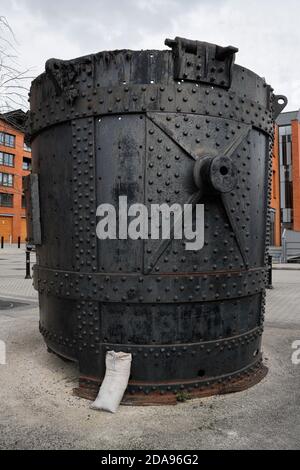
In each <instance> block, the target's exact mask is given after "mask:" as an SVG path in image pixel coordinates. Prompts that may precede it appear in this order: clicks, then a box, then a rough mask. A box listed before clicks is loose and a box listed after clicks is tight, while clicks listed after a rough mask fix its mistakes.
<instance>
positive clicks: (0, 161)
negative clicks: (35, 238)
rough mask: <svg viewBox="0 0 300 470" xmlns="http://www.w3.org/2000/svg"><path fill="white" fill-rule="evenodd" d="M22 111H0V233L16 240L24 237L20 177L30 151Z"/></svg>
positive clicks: (25, 170)
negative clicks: (1, 112)
mask: <svg viewBox="0 0 300 470" xmlns="http://www.w3.org/2000/svg"><path fill="white" fill-rule="evenodd" d="M24 124H25V113H24V112H23V111H22V110H17V111H12V112H9V113H5V114H0V237H2V236H3V237H4V240H5V242H10V243H17V241H18V237H21V241H22V242H24V241H25V239H26V216H25V199H24V196H23V188H22V186H23V185H22V177H23V176H25V175H28V174H29V172H30V169H31V151H30V148H29V147H27V145H26V144H25V142H24Z"/></svg>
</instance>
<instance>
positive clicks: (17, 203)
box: [0, 119, 31, 243]
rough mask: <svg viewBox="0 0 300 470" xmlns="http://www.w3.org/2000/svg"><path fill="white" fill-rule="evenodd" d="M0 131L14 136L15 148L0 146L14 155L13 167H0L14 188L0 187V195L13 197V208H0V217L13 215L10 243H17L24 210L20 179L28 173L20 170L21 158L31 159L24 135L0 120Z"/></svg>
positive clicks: (1, 149)
mask: <svg viewBox="0 0 300 470" xmlns="http://www.w3.org/2000/svg"><path fill="white" fill-rule="evenodd" d="M0 131H2V132H7V133H8V134H12V135H15V136H16V140H15V147H14V148H13V147H6V146H3V145H0V151H1V152H6V153H13V154H14V155H15V159H14V163H15V166H14V167H9V166H3V165H0V171H1V172H4V173H11V174H13V175H14V187H13V188H10V187H7V186H1V185H0V192H1V193H12V194H13V195H14V198H13V199H14V201H13V207H2V206H0V216H5V215H6V214H8V215H13V230H12V231H13V233H12V242H13V243H17V241H18V237H19V236H21V219H22V217H23V218H24V217H25V209H22V177H23V176H25V175H28V173H29V171H25V170H23V169H22V165H23V157H31V153H30V152H27V151H26V150H24V133H23V132H21V131H19V130H17V129H15V128H14V127H13V126H10V125H9V124H8V123H7V122H6V121H4V120H2V119H0ZM22 241H24V240H22Z"/></svg>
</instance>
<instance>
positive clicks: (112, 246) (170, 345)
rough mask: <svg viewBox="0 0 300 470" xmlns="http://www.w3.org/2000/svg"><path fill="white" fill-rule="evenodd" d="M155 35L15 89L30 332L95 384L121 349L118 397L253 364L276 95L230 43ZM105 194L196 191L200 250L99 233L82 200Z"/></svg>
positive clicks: (49, 67)
mask: <svg viewBox="0 0 300 470" xmlns="http://www.w3.org/2000/svg"><path fill="white" fill-rule="evenodd" d="M166 44H167V45H168V46H170V47H171V50H163V51H155V50H149V51H128V50H121V51H106V52H100V53H98V54H94V55H90V56H85V57H81V58H78V59H74V60H71V61H61V60H57V59H51V60H50V61H48V62H47V63H46V71H45V73H44V74H42V75H40V76H39V77H38V78H37V79H36V80H35V81H34V82H33V84H32V88H31V95H30V104H31V111H30V116H29V133H30V136H31V145H32V157H33V173H34V175H35V176H34V178H35V182H36V187H37V185H38V186H39V206H40V219H39V223H40V225H41V237H40V244H39V245H38V246H37V264H36V266H35V268H34V285H35V288H36V289H37V290H38V291H39V302H40V331H41V333H42V335H43V336H44V338H45V341H46V343H47V345H48V347H49V348H50V349H51V350H53V351H54V352H56V353H57V354H59V355H61V356H64V357H67V358H69V359H72V360H76V361H78V363H79V371H80V377H92V378H94V380H93V383H94V384H97V385H99V383H100V382H101V380H102V378H103V376H104V373H105V365H104V364H105V354H106V351H107V350H110V349H114V350H115V351H125V352H131V353H132V356H133V361H132V371H131V378H130V381H129V385H128V389H127V395H126V397H127V398H126V400H127V403H129V402H130V403H149V402H151V403H153V402H154V401H156V402H161V401H162V400H163V401H164V400H166V402H172V400H173V401H174V396H176V394H177V393H179V392H180V391H182V390H183V391H186V392H187V393H189V394H191V396H196V395H197V396H202V395H201V393H204V394H205V393H207V394H213V393H221V392H222V391H224V390H226V391H228V390H233V389H234V387H235V388H238V387H240V388H246V387H248V386H250V385H252V384H254V383H256V382H257V381H258V380H260V378H261V377H262V376H263V372H262V371H264V370H265V369H264V368H263V367H262V366H261V334H262V331H263V317H264V302H265V300H264V299H265V292H264V290H265V283H266V276H267V270H268V266H267V259H266V253H267V251H266V249H267V245H268V241H269V235H270V230H269V214H268V198H269V197H270V191H271V178H270V177H271V172H272V165H271V164H272V159H271V152H272V146H273V119H274V117H276V115H277V114H278V112H280V110H281V109H282V107H283V106H284V105H285V103H286V99H285V98H284V97H282V96H281V95H276V96H275V95H274V94H273V90H272V88H271V87H270V86H269V85H267V84H266V82H265V81H264V79H263V78H261V77H259V76H257V75H256V74H255V73H253V72H251V71H249V70H247V69H245V68H243V67H241V66H239V65H236V64H235V63H234V59H235V53H236V51H237V49H236V48H233V47H232V46H228V47H220V46H216V45H214V44H209V43H203V42H199V41H190V40H186V39H183V38H175V40H167V42H166ZM120 195H126V196H127V198H128V205H130V204H133V203H138V202H142V203H144V204H145V205H146V206H147V208H148V209H149V208H150V206H151V204H153V203H155V204H162V203H167V204H169V205H172V204H173V203H180V204H182V205H183V204H186V203H189V202H191V201H192V203H193V204H196V203H198V202H199V203H203V204H204V205H205V232H204V233H205V238H204V239H205V242H204V246H203V248H202V249H201V250H199V251H187V250H185V248H184V240H176V239H171V240H154V239H148V240H130V239H126V240H123V239H122V240H98V239H97V237H96V230H95V229H96V208H97V206H98V205H99V204H101V203H111V204H113V205H115V204H116V202H117V201H118V197H119V196H120ZM31 220H32V222H33V223H34V220H37V218H36V217H34V218H33V217H32V218H31ZM29 233H37V230H34V228H33V229H32V230H31V231H29ZM256 366H257V370H258V371H259V372H257V371H256V369H255V367H256ZM253 367H254V369H252V368H253ZM239 371H247V373H246V376H243V378H242V377H239V378H236V376H238V374H240V373H242V372H239ZM248 373H249V374H250V376H249V380H248V378H247V377H248V376H247V374H248ZM229 377H230V378H229ZM201 387H202V388H203V389H201ZM88 389H89V387H88V386H87V382H86V381H85V380H84V379H80V387H79V392H78V393H79V394H80V395H81V396H84V395H85V394H86V395H90V396H91V392H90V391H89V390H88ZM158 395H159V398H158V399H156V397H157V396H158ZM128 397H130V398H128ZM136 397H137V398H136ZM165 397H168V398H165ZM171 397H172V399H171Z"/></svg>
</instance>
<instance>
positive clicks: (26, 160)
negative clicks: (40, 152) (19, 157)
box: [22, 157, 31, 171]
mask: <svg viewBox="0 0 300 470" xmlns="http://www.w3.org/2000/svg"><path fill="white" fill-rule="evenodd" d="M22 168H23V170H27V171H30V170H31V158H28V157H23V166H22Z"/></svg>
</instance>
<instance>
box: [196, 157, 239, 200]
mask: <svg viewBox="0 0 300 470" xmlns="http://www.w3.org/2000/svg"><path fill="white" fill-rule="evenodd" d="M194 182H195V184H196V186H197V187H198V188H199V189H200V190H202V194H203V193H210V192H215V191H217V192H219V193H228V192H230V191H232V190H233V189H234V187H235V186H236V183H237V169H236V166H235V164H234V163H233V161H232V160H231V158H229V157H226V156H224V155H217V156H209V155H206V156H203V157H199V158H198V160H197V161H196V163H195V166H194Z"/></svg>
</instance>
